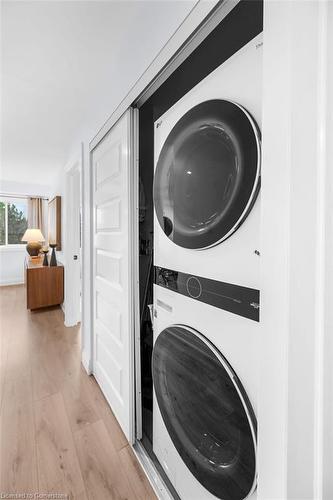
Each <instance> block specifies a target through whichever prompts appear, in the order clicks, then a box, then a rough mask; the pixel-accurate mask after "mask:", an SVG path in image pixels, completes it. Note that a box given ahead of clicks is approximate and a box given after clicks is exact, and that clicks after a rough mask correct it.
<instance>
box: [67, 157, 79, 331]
mask: <svg viewBox="0 0 333 500" xmlns="http://www.w3.org/2000/svg"><path fill="white" fill-rule="evenodd" d="M81 167H82V151H80V154H79V155H78V156H77V158H76V159H75V160H74V161H73V162H71V163H70V164H69V168H68V170H67V171H66V200H65V201H66V205H65V206H66V209H65V210H66V212H65V213H66V217H65V228H66V246H65V262H66V273H65V325H66V326H74V325H77V324H78V323H80V321H81V307H82V306H81V295H82V272H81V260H82V259H81V242H82V217H81V214H82V209H81V207H82V202H81V170H82V168H81Z"/></svg>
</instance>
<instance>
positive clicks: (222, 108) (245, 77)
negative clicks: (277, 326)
mask: <svg viewBox="0 0 333 500" xmlns="http://www.w3.org/2000/svg"><path fill="white" fill-rule="evenodd" d="M261 80H262V35H258V36H257V37H256V38H254V39H253V40H252V41H251V42H249V43H248V44H247V45H246V46H245V47H243V48H242V49H241V50H239V51H238V52H237V53H236V54H234V55H233V56H232V57H231V58H230V59H228V60H227V61H226V62H225V63H223V64H222V65H221V66H220V67H219V68H217V69H216V70H215V71H214V72H212V73H211V74H210V75H208V76H207V77H206V78H205V79H204V80H203V81H201V82H200V83H199V84H198V85H197V86H196V87H194V88H193V89H192V90H191V91H190V92H189V93H188V94H186V95H185V96H184V97H183V98H182V99H181V100H180V101H178V102H177V103H176V104H175V105H174V106H173V107H172V108H170V109H169V110H168V111H167V112H166V113H165V114H164V115H163V116H162V117H161V118H160V119H159V120H158V121H157V122H155V142H154V154H155V175H154V206H155V223H154V251H155V255H154V263H155V265H157V266H160V267H165V268H168V269H177V270H179V271H183V272H187V273H192V274H198V275H201V276H205V277H209V278H212V279H216V280H220V281H225V282H227V283H237V284H240V285H244V286H249V287H252V288H259V258H258V251H259V225H260V199H259V198H260V196H259V188H260V160H261V147H260V127H261V98H262V93H261V88H262V85H261Z"/></svg>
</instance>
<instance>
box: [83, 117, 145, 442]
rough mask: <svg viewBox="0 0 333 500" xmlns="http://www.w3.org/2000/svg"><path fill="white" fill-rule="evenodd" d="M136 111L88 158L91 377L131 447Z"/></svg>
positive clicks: (120, 122)
mask: <svg viewBox="0 0 333 500" xmlns="http://www.w3.org/2000/svg"><path fill="white" fill-rule="evenodd" d="M133 113H134V110H132V109H130V110H128V111H127V112H126V113H125V114H124V115H123V116H122V117H121V118H120V119H119V120H118V122H117V123H116V124H115V125H114V126H113V128H112V129H111V130H110V131H109V133H108V134H107V135H106V136H105V137H104V139H103V140H102V141H101V142H100V143H99V144H98V145H97V146H96V147H95V149H94V150H93V153H92V184H93V301H94V313H93V335H94V363H93V373H94V376H95V378H96V380H97V382H98V383H99V385H100V387H101V389H102V391H103V392H104V394H105V396H106V398H107V400H108V402H109V404H110V406H111V409H112V411H113V412H114V414H115V416H116V417H117V419H118V422H119V423H120V425H121V427H122V429H123V431H124V433H125V435H126V437H127V438H128V440H129V441H131V442H132V441H133V439H134V432H133V426H134V422H133V421H134V418H133V413H134V404H133V401H134V398H133V380H134V366H133V365H134V355H133V338H134V334H133V284H132V261H133V259H132V248H133V245H132V241H133V240H132V238H133V232H134V215H135V213H136V206H135V203H136V202H135V199H136V196H135V190H134V189H133V185H134V182H133V180H134V163H133V137H134V115H133Z"/></svg>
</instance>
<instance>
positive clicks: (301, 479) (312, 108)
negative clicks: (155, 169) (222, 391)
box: [258, 1, 333, 500]
mask: <svg viewBox="0 0 333 500" xmlns="http://www.w3.org/2000/svg"><path fill="white" fill-rule="evenodd" d="M326 7H327V3H326V2H325V1H322V2H315V1H299V2H294V1H286V2H278V1H266V2H265V16H264V80H263V88H264V95H263V165H262V191H261V192H262V244H261V247H262V257H261V259H262V291H261V307H260V309H261V334H262V338H261V345H260V348H261V367H260V370H261V371H260V373H261V377H260V392H259V411H258V422H259V447H258V453H259V463H258V470H259V481H258V499H259V500H267V499H268V498H269V499H270V500H273V499H275V500H281V499H287V498H288V499H294V500H306V499H309V500H310V499H318V500H320V499H323V498H325V499H326V498H327V499H329V498H333V490H332V487H331V488H330V491H329V494H328V493H327V492H326V495H325V496H322V491H323V458H324V456H323V363H322V361H323V357H324V343H323V338H324V337H325V336H326V335H327V340H328V339H329V337H331V335H330V334H329V325H325V321H324V319H325V318H324V309H323V307H324V302H325V301H324V297H325V279H324V277H325V274H326V272H327V270H328V268H327V269H325V267H324V265H325V261H324V258H323V257H324V252H325V241H324V232H325V224H326V223H327V221H328V220H330V214H329V212H327V211H326V212H325V209H326V206H325V203H326V185H325V184H326V182H325V177H326V175H327V172H328V166H329V163H328V162H327V161H326V157H325V140H327V138H328V136H327V128H326V117H325V114H326V113H327V110H326V99H327V88H328V87H326V88H325V83H326V71H327V67H328V58H327V46H328V40H327V32H325V27H324V25H325V23H326V22H327V15H326V12H325V10H326ZM330 367H331V363H330ZM330 370H331V368H330ZM330 400H332V395H330ZM327 415H329V412H328V413H327ZM327 423H328V422H327ZM330 426H331V427H332V421H331V422H330ZM330 433H331V435H332V430H331V431H330ZM328 437H329V434H327V435H325V436H324V441H326V439H328ZM329 445H330V446H331V449H332V442H330V443H329ZM326 452H327V457H329V456H330V455H331V454H332V452H328V445H327V449H326ZM329 467H330V470H331V467H332V460H330V463H329ZM327 472H328V469H327ZM330 474H331V473H330ZM330 481H331V479H330Z"/></svg>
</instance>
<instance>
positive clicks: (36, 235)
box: [21, 229, 45, 243]
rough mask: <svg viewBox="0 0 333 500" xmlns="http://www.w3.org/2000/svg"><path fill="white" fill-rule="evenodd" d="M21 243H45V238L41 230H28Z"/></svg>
mask: <svg viewBox="0 0 333 500" xmlns="http://www.w3.org/2000/svg"><path fill="white" fill-rule="evenodd" d="M21 241H27V242H28V243H31V242H35V241H45V238H44V236H43V235H42V232H41V230H40V229H27V230H26V232H25V233H24V235H23V236H22V240H21Z"/></svg>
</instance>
